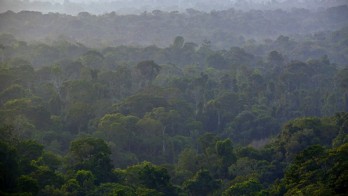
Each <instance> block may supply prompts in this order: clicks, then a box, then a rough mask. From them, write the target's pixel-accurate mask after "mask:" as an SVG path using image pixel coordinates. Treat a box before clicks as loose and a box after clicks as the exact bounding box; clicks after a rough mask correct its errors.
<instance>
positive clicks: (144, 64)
mask: <svg viewBox="0 0 348 196" xmlns="http://www.w3.org/2000/svg"><path fill="white" fill-rule="evenodd" d="M136 70H137V71H138V74H139V76H140V79H141V80H140V87H146V86H148V85H151V83H152V81H153V80H154V79H155V78H156V76H157V75H158V73H159V71H160V70H161V67H160V66H159V65H158V64H156V63H155V62H154V61H152V60H147V61H141V62H139V63H138V64H137V66H136Z"/></svg>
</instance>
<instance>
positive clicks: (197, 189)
mask: <svg viewBox="0 0 348 196" xmlns="http://www.w3.org/2000/svg"><path fill="white" fill-rule="evenodd" d="M220 184H221V182H220V181H218V180H214V179H213V178H212V177H211V176H210V174H209V171H207V170H200V171H198V172H197V173H196V174H195V176H193V178H191V179H189V180H187V181H186V182H184V184H183V186H184V189H185V190H187V191H188V192H189V194H190V195H192V196H205V195H209V194H210V193H213V192H214V191H216V190H217V189H219V187H220Z"/></svg>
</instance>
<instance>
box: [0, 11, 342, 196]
mask: <svg viewBox="0 0 348 196" xmlns="http://www.w3.org/2000/svg"><path fill="white" fill-rule="evenodd" d="M335 9H338V8H335ZM340 9H346V8H344V7H343V8H340ZM227 12H229V11H227ZM221 13H224V12H221ZM221 13H220V14H221ZM22 14H24V15H26V14H28V13H26V12H23V13H17V14H16V13H10V12H8V13H4V14H2V16H1V19H3V20H5V19H4V18H5V16H8V17H10V18H11V17H22V16H21V15H22ZM157 14H164V15H163V17H160V18H161V19H163V18H164V19H165V18H168V19H169V18H172V17H171V16H168V17H166V16H165V15H168V14H169V15H170V14H173V13H157ZM244 14H245V15H248V14H250V13H248V14H246V13H244ZM12 15H13V16H12ZM29 15H30V14H29ZM34 15H35V16H37V17H39V18H41V17H42V18H45V19H46V18H49V15H41V14H37V13H34ZM198 15H199V16H200V17H202V16H206V15H208V14H206V13H200V14H198ZM340 16H341V15H340ZM55 17H56V16H55ZM57 17H59V16H57ZM64 17H68V18H69V17H72V16H64ZM81 17H87V18H95V17H94V16H90V15H86V14H82V15H80V16H77V17H75V19H76V20H80V19H79V18H81ZM99 17H106V16H99ZM114 17H116V16H114ZM117 17H119V16H117ZM117 17H116V18H117ZM124 17H131V18H132V17H135V18H136V20H140V19H145V18H146V17H155V16H154V15H151V16H144V17H138V16H124ZM156 17H158V16H156ZM179 17H184V16H179ZM72 18H74V17H72ZM106 18H108V17H106ZM28 19H29V18H28ZM37 20H38V18H36V19H33V21H36V22H37ZM254 22H255V21H254ZM37 23H38V24H44V23H43V22H37ZM255 23H256V22H255ZM55 24H57V23H55ZM13 25H14V26H16V25H18V24H13ZM340 25H342V24H340ZM19 26H20V25H19ZM174 33H175V32H174ZM87 34H88V33H87ZM79 35H81V36H83V35H84V34H83V33H81V34H79ZM170 35H171V34H170ZM107 39H108V38H107V37H105V40H107ZM347 43H348V27H344V26H342V27H340V28H339V29H337V30H334V31H320V32H317V33H315V34H308V35H297V36H294V37H291V36H284V35H280V36H278V37H277V38H276V39H274V40H271V39H269V40H266V41H265V42H263V43H259V42H253V41H249V42H245V43H242V44H241V45H240V46H239V47H231V48H229V49H223V50H219V49H214V47H213V45H215V46H216V43H214V40H213V41H207V40H205V41H204V42H202V43H201V44H197V43H194V42H187V41H185V39H184V37H182V36H176V37H175V38H174V40H173V41H172V43H171V44H170V46H168V47H162V48H160V47H157V46H148V47H134V46H116V47H103V48H92V47H87V46H85V45H83V44H80V43H76V42H70V41H66V40H64V39H63V38H61V39H59V40H57V41H54V42H52V43H42V42H25V41H19V40H17V38H15V37H14V36H12V35H10V34H2V35H1V36H0V181H1V182H0V186H1V187H0V195H16V194H17V195H18V194H27V195H194V196H196V195H197V196H198V195H312V194H314V195H344V194H346V193H347V190H348V187H347V183H346V182H347V181H348V173H347V167H348V160H347V159H348V142H347V140H348V136H347V134H348V67H346V66H347V62H348V52H347V51H348V45H347ZM226 44H229V42H228V41H226ZM111 45H112V44H111ZM217 45H218V44H217Z"/></svg>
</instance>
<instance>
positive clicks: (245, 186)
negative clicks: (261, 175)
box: [222, 179, 262, 196]
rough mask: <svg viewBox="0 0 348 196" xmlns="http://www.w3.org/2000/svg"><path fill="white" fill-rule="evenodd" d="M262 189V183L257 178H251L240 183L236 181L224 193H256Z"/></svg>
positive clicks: (244, 195) (243, 194)
mask: <svg viewBox="0 0 348 196" xmlns="http://www.w3.org/2000/svg"><path fill="white" fill-rule="evenodd" d="M261 189H262V185H261V183H260V182H259V181H258V180H256V179H249V180H247V181H243V182H240V183H236V184H234V185H232V186H231V187H229V188H228V189H227V190H226V191H224V192H223V194H222V195H224V196H228V195H241V196H247V195H256V193H257V192H259V191H260V190H261Z"/></svg>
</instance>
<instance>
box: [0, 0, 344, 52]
mask: <svg viewBox="0 0 348 196" xmlns="http://www.w3.org/2000/svg"><path fill="white" fill-rule="evenodd" d="M330 1H332V0H330ZM347 21H348V5H342V6H338V7H331V8H326V9H320V10H308V9H303V8H297V9H293V10H289V11H285V10H280V9H275V10H249V11H241V10H237V9H234V8H231V9H228V10H221V11H211V12H209V13H206V12H202V11H199V10H195V9H187V10H186V11H185V12H183V13H179V12H175V11H173V12H165V11H160V10H154V11H151V12H144V13H142V14H140V15H119V14H117V13H115V12H111V13H106V14H103V15H93V14H90V13H87V12H80V13H79V14H78V15H77V16H71V15H65V14H58V13H47V14H42V13H40V12H33V11H21V12H18V13H14V12H12V11H7V12H4V13H1V14H0V24H1V26H0V32H1V33H10V34H12V35H14V36H16V37H18V38H19V39H21V40H25V41H27V40H33V39H34V40H40V41H43V40H44V41H50V40H57V38H64V39H68V40H71V41H74V42H79V43H82V44H84V45H86V46H89V47H95V46H100V47H109V46H119V45H127V46H128V45H133V46H139V45H140V46H148V45H152V44H155V45H157V46H160V47H166V46H168V45H169V44H170V43H171V42H172V39H173V38H174V37H176V36H177V35H181V36H183V37H184V38H185V39H187V40H190V41H192V42H195V43H199V44H200V43H203V42H204V41H205V40H209V41H211V43H212V46H213V47H215V48H219V49H220V48H225V49H229V48H230V47H231V46H240V45H243V44H248V43H249V42H254V41H255V40H259V41H263V40H264V39H274V38H276V37H278V36H279V35H284V36H291V35H299V34H309V33H316V32H319V31H321V32H326V31H330V30H332V29H335V30H336V29H339V28H342V27H344V26H346V25H348V22H347ZM317 38H319V39H320V38H321V36H320V35H318V37H317Z"/></svg>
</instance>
